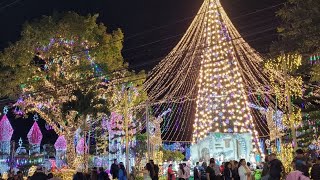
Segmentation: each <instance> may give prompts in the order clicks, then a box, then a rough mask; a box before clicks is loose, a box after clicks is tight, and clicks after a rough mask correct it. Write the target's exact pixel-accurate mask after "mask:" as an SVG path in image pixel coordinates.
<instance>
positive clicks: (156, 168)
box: [149, 160, 159, 180]
mask: <svg viewBox="0 0 320 180" xmlns="http://www.w3.org/2000/svg"><path fill="white" fill-rule="evenodd" d="M149 162H150V164H151V165H152V167H153V170H154V176H153V177H152V180H159V166H158V165H156V164H154V161H153V160H150V161H149Z"/></svg>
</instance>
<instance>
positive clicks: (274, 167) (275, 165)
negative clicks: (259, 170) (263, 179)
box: [269, 153, 284, 180]
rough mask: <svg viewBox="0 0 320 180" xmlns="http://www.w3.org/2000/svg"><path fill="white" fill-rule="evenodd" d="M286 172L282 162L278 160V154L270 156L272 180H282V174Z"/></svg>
mask: <svg viewBox="0 0 320 180" xmlns="http://www.w3.org/2000/svg"><path fill="white" fill-rule="evenodd" d="M283 171H284V167H283V165H282V162H281V161H280V160H279V159H277V156H276V154H274V153H272V154H270V156H269V175H270V178H269V179H272V180H280V179H281V173H282V172H283Z"/></svg>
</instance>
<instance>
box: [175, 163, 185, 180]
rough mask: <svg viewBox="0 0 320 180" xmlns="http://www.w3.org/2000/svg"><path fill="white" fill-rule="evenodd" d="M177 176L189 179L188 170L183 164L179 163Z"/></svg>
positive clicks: (182, 179)
mask: <svg viewBox="0 0 320 180" xmlns="http://www.w3.org/2000/svg"><path fill="white" fill-rule="evenodd" d="M177 177H178V179H179V180H185V179H187V172H186V171H185V169H184V167H183V165H182V164H179V170H178V172H177Z"/></svg>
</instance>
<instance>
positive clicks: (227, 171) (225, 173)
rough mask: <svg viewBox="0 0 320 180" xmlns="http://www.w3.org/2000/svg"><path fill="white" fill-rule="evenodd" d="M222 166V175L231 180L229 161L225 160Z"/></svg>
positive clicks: (226, 179)
mask: <svg viewBox="0 0 320 180" xmlns="http://www.w3.org/2000/svg"><path fill="white" fill-rule="evenodd" d="M224 166H225V167H224V168H223V176H224V179H225V180H232V179H233V174H232V169H231V163H230V162H226V163H225V164H224Z"/></svg>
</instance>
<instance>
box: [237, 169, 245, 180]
mask: <svg viewBox="0 0 320 180" xmlns="http://www.w3.org/2000/svg"><path fill="white" fill-rule="evenodd" d="M238 173H239V176H240V180H247V175H246V173H247V171H246V169H245V168H244V167H243V166H240V167H239V168H238Z"/></svg>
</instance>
